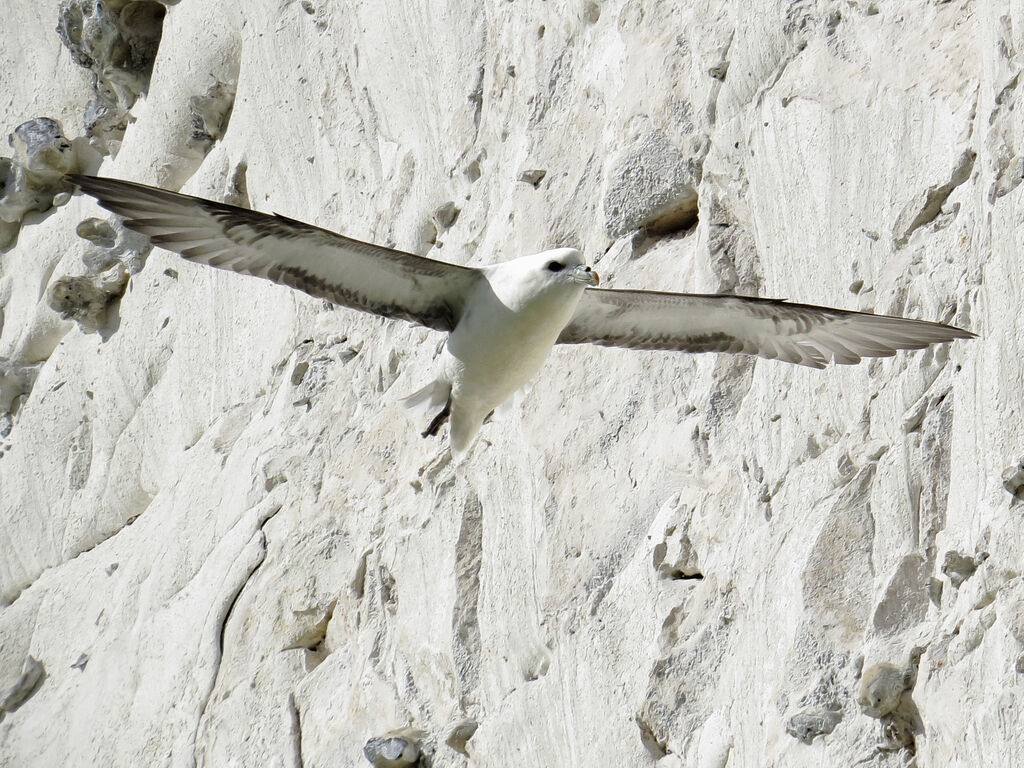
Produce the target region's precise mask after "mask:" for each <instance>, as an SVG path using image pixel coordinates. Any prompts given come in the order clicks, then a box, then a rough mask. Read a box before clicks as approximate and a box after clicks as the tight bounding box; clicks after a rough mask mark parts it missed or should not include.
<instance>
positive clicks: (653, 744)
mask: <svg viewBox="0 0 1024 768" xmlns="http://www.w3.org/2000/svg"><path fill="white" fill-rule="evenodd" d="M636 727H637V728H639V729H640V743H641V744H643V745H644V749H646V750H647V752H648V754H650V756H651V757H652V758H654V759H655V760H661V758H663V757H665V755H667V754H668V746H667V744H666V743H665V742H664V741H663V740H662V739H659V738H658V737H657V736H656V735H655V733H654V729H653V728H651V726H650V724H649V723H648V722H647V721H646V720H644V719H643V717H641V716H640V715H637V716H636Z"/></svg>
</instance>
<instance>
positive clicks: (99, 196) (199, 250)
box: [67, 174, 480, 331]
mask: <svg viewBox="0 0 1024 768" xmlns="http://www.w3.org/2000/svg"><path fill="white" fill-rule="evenodd" d="M67 179H68V180H69V181H70V182H71V183H73V184H76V185H78V187H79V188H81V190H82V191H83V192H85V193H87V194H89V195H92V196H93V197H95V198H96V200H97V201H98V202H99V204H100V205H101V206H103V207H104V208H106V209H107V210H109V211H113V212H114V213H116V214H119V215H121V216H123V217H124V219H125V220H124V224H125V226H127V227H129V228H130V229H134V230H135V231H137V232H141V233H142V234H145V235H149V239H150V240H151V241H152V242H153V243H154V244H155V245H159V246H160V247H162V248H166V249H168V250H171V251H175V252H176V253H179V254H180V255H181V256H183V257H185V258H186V259H188V260H190V261H195V262H199V263H202V264H209V265H210V266H213V267H218V268H220V269H229V270H232V271H234V272H238V273H240V274H244V275H255V276H256V277H262V278H265V279H267V280H272V281H274V282H276V283H281V284H282V285H287V286H290V287H292V288H296V289H298V290H300V291H304V292H305V293H308V294H310V295H312V296H317V297H319V298H323V299H327V300H328V301H331V302H333V303H335V304H340V305H341V306H345V307H351V308H352V309H359V310H363V311H365V312H373V313H375V314H378V315H383V316H385V317H393V318H398V319H401V320H408V321H410V322H414V323H420V324H422V325H425V326H427V327H429V328H435V329H437V330H440V331H451V330H452V329H453V328H454V327H455V325H456V323H457V322H458V319H459V316H460V314H461V312H462V308H463V303H464V298H465V296H466V294H467V293H468V290H469V287H470V286H471V285H472V284H473V283H474V282H475V280H476V279H478V277H479V275H480V273H479V271H478V270H476V269H473V268H470V267H463V266H459V265H457V264H449V263H447V262H443V261H435V260H434V259H427V258H424V257H422V256H416V255H415V254H412V253H406V252H404V251H398V250H394V249H391V248H384V247H382V246H379V245H373V244H371V243H364V242H361V241H359V240H353V239H351V238H348V237H344V236H342V235H339V234H337V233H335V232H331V231H329V230H326V229H321V228H320V227H315V226H313V225H312V224H305V223H303V222H301V221H296V220H294V219H289V218H286V217H284V216H280V215H276V214H275V215H269V214H265V213H259V212H257V211H250V210H247V209H245V208H237V207H235V206H233V205H226V204H224V203H218V202H215V201H213V200H205V199H203V198H199V197H191V196H189V195H182V194H179V193H177V192H170V191H168V190H165V189H159V188H157V187H150V186H146V185H144V184H137V183H135V182H130V181H121V180H118V179H105V178H99V177H95V176H82V175H79V174H68V175H67Z"/></svg>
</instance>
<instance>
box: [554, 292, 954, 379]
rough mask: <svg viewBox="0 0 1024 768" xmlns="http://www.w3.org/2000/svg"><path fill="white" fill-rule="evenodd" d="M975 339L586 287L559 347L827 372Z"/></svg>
mask: <svg viewBox="0 0 1024 768" xmlns="http://www.w3.org/2000/svg"><path fill="white" fill-rule="evenodd" d="M973 336H974V334H973V333H970V332H969V331H964V330H961V329H960V328H954V327H952V326H949V325H942V324H941V323H929V322H925V321H923V320H908V319H907V318H903V317H890V316H888V315H872V314H868V313H865V312H849V311H846V310H842V309H831V308H829V307H813V306H809V305H807V304H791V303H789V302H786V301H780V300H778V299H762V298H756V297H748V296H725V295H701V294H686V293H659V292H656V291H618V290H608V289H601V288H588V289H587V290H586V291H585V292H584V293H583V296H582V297H581V299H580V303H579V306H578V308H577V309H576V313H575V314H574V315H573V318H572V320H571V321H570V322H569V324H568V325H567V326H566V327H565V330H563V331H562V334H561V335H560V336H559V337H558V343H560V344H582V343H584V342H586V343H590V344H599V345H601V346H605V347H630V348H633V349H674V350H680V351H683V352H740V353H744V354H748V355H759V356H760V357H767V358H769V359H778V360H784V361H786V362H788V363H797V364H799V365H807V366H810V367H812V368H824V367H825V365H827V364H828V362H829V360H834V361H835V362H837V363H844V364H851V363H859V362H860V360H861V358H862V357H890V356H892V355H894V354H896V350H898V349H923V348H924V347H927V346H928V345H929V344H936V343H939V342H943V341H952V340H953V339H969V338H972V337H973Z"/></svg>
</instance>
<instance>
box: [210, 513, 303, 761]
mask: <svg viewBox="0 0 1024 768" xmlns="http://www.w3.org/2000/svg"><path fill="white" fill-rule="evenodd" d="M282 508H283V507H282V505H281V504H276V503H272V502H270V501H269V500H265V501H264V502H263V503H262V504H260V506H259V507H257V508H256V509H255V510H254V511H255V513H256V514H257V520H256V522H257V525H258V526H259V529H258V530H257V531H256V533H255V534H254V535H255V536H258V537H259V547H260V551H259V556H258V557H257V558H256V560H255V562H254V563H253V565H252V567H251V568H250V569H249V572H248V573H247V574H246V576H245V578H244V579H242V581H241V583H240V584H239V586H238V589H236V590H235V593H234V595H232V596H231V599H230V600H228V602H227V607H226V609H225V610H224V615H223V616H222V617H221V619H220V627H219V628H218V631H217V658H216V662H215V665H214V669H213V673H212V674H211V675H210V687H209V689H208V690H207V691H206V694H205V696H204V700H203V705H202V707H201V708H200V710H199V717H198V718H197V719H196V726H195V731H194V732H193V735H192V744H193V745H194V749H195V755H198V754H199V749H200V743H201V730H202V728H203V724H204V722H205V721H206V710H207V708H208V707H209V706H210V700H211V699H212V698H213V692H214V691H215V690H217V681H218V679H219V678H220V666H221V663H222V662H223V661H224V639H225V636H226V634H227V628H228V624H229V623H230V622H231V616H232V615H233V614H234V611H235V606H236V605H238V600H239V598H240V597H241V596H242V594H243V593H244V592H245V589H246V587H248V586H249V583H250V582H251V581H252V579H253V577H254V576H255V575H256V573H257V572H258V571H259V570H260V567H261V566H262V565H263V563H264V562H265V561H266V558H267V535H266V527H267V523H269V522H270V521H271V520H273V519H274V517H275V516H276V515H277V513H278V512H280V511H281V509H282ZM250 542H251V539H250ZM247 546H248V545H247ZM199 762H200V761H199V760H198V759H196V758H194V763H196V764H198V763H199Z"/></svg>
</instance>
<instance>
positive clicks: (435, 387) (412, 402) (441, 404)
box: [398, 379, 452, 432]
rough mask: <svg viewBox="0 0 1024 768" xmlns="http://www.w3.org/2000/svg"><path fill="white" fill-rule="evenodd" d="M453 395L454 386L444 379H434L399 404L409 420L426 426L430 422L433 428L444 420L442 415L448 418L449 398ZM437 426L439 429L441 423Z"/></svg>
mask: <svg viewBox="0 0 1024 768" xmlns="http://www.w3.org/2000/svg"><path fill="white" fill-rule="evenodd" d="M451 394H452V385H451V383H450V382H447V381H444V380H443V379H434V381H432V382H430V383H429V384H427V385H426V386H425V387H422V388H421V389H417V390H416V391H415V392H413V393H412V394H411V395H408V396H406V397H403V398H402V399H401V400H399V401H398V404H399V405H400V406H402V408H403V409H404V410H405V412H406V413H407V414H408V416H409V418H410V419H412V420H413V421H414V422H416V423H417V424H419V423H421V422H422V423H423V424H426V423H427V422H428V421H429V422H430V424H431V426H433V425H434V422H435V421H437V420H439V419H443V418H444V417H443V416H442V415H441V414H444V415H445V416H447V413H446V410H447V408H448V398H449V397H451ZM437 426H438V427H439V426H440V423H438V424H437ZM429 431H430V430H428V432H429ZM434 431H436V430H434Z"/></svg>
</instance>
